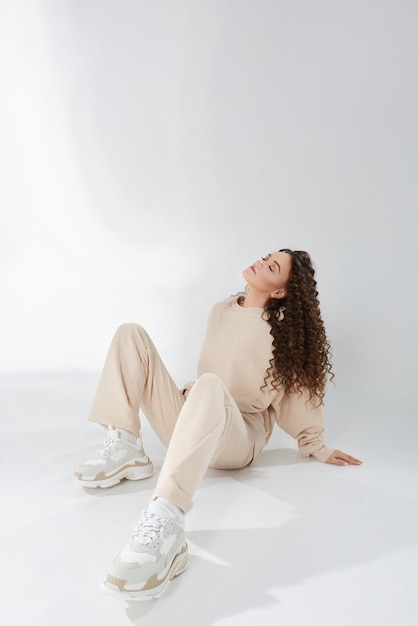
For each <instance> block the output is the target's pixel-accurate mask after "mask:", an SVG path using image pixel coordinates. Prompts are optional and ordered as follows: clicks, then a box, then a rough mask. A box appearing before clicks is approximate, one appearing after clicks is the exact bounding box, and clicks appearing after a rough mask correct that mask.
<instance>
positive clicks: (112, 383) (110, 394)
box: [89, 324, 185, 445]
mask: <svg viewBox="0 0 418 626" xmlns="http://www.w3.org/2000/svg"><path fill="white" fill-rule="evenodd" d="M184 401H185V398H184V395H183V393H182V392H181V390H180V389H178V387H177V385H176V384H175V382H174V381H173V379H172V378H171V376H170V374H169V373H168V371H167V369H166V367H165V365H164V363H163V361H162V360H161V357H160V356H159V354H158V352H157V350H156V348H155V346H154V344H153V342H152V341H151V339H150V337H149V335H148V334H147V332H146V331H145V330H144V329H143V328H142V327H141V326H139V325H137V324H123V325H122V326H120V327H119V328H118V330H117V331H116V334H115V336H114V338H113V340H112V343H111V345H110V348H109V352H108V354H107V357H106V361H105V364H104V367H103V371H102V375H101V378H100V381H99V385H98V388H97V392H96V395H95V398H94V402H93V406H92V409H91V411H90V415H89V420H91V421H94V422H98V423H100V424H103V425H106V426H114V427H115V428H123V429H124V430H128V431H130V432H132V433H134V434H135V435H136V436H137V437H138V436H139V434H140V431H141V424H140V419H139V410H140V408H142V410H143V411H144V413H145V415H146V416H147V418H148V420H149V422H150V424H151V426H152V428H153V430H154V431H155V432H156V434H157V436H158V437H159V438H160V439H161V441H162V442H163V443H164V444H165V445H168V443H169V441H170V437H171V434H172V432H173V430H174V426H175V423H176V420H177V416H178V414H179V412H180V410H181V408H182V406H183V404H184Z"/></svg>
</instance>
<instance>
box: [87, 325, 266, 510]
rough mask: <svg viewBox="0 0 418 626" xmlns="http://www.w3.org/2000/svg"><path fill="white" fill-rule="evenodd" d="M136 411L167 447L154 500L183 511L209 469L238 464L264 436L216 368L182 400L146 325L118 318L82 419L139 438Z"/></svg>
mask: <svg viewBox="0 0 418 626" xmlns="http://www.w3.org/2000/svg"><path fill="white" fill-rule="evenodd" d="M140 409H142V411H143V413H144V414H145V415H146V417H147V419H148V421H149V423H150V424H151V426H152V428H153V430H154V431H155V433H156V434H157V436H158V437H159V438H160V440H161V441H162V442H163V444H165V445H166V446H167V454H166V458H165V460H164V463H163V467H162V469H161V472H160V476H159V479H158V483H157V486H156V489H155V492H154V495H153V498H156V497H157V496H162V497H164V498H167V499H168V500H171V501H172V502H174V503H175V504H176V505H177V506H179V507H180V508H181V509H183V511H185V512H187V511H189V510H190V509H191V508H192V506H193V495H194V492H195V490H196V488H197V486H198V484H199V482H200V480H201V479H202V477H203V475H204V473H205V472H206V470H207V468H208V467H214V468H218V469H237V468H241V467H245V466H246V465H248V464H249V463H250V462H251V461H252V459H253V457H254V448H255V444H256V442H258V444H259V442H260V439H263V438H264V437H265V432H264V428H263V426H262V424H261V423H260V421H259V420H255V419H253V418H251V417H250V416H247V415H245V414H244V415H242V414H241V412H240V410H239V409H238V407H237V405H236V403H235V401H234V399H233V398H232V396H231V394H230V393H229V391H228V390H227V389H226V387H225V385H224V384H223V383H222V381H221V379H220V378H219V377H218V376H216V375H215V374H204V375H202V376H201V377H200V378H198V379H197V381H196V382H195V383H194V385H193V387H192V389H191V390H190V392H189V394H188V396H187V399H186V398H185V396H184V394H183V392H182V391H181V390H180V389H179V388H178V387H177V385H176V384H175V383H174V381H173V379H172V378H171V376H170V374H169V373H168V371H167V369H166V367H165V365H164V363H163V361H162V360H161V358H160V356H159V354H158V352H157V350H156V348H155V346H154V344H153V342H152V341H151V339H150V337H149V336H148V334H147V333H146V331H145V330H144V329H143V328H142V327H141V326H139V325H137V324H124V325H122V326H120V327H119V328H118V330H117V332H116V334H115V336H114V338H113V340H112V343H111V345H110V348H109V352H108V354H107V357H106V361H105V364H104V368H103V372H102V375H101V378H100V381H99V385H98V389H97V392H96V396H95V399H94V403H93V407H92V410H91V412H90V415H89V419H90V420H91V421H94V422H98V423H100V424H102V425H105V426H109V425H113V426H114V427H115V428H124V429H125V430H129V431H131V432H132V433H134V434H135V435H136V436H138V435H139V433H140V432H141V424H140V418H139V410H140ZM259 448H260V445H257V452H258V451H259Z"/></svg>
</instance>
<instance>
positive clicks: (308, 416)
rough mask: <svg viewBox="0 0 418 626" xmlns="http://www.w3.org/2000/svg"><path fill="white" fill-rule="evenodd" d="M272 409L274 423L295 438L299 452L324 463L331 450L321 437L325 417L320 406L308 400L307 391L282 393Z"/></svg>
mask: <svg viewBox="0 0 418 626" xmlns="http://www.w3.org/2000/svg"><path fill="white" fill-rule="evenodd" d="M274 410H275V417H276V423H277V424H278V426H280V428H282V429H283V430H284V431H285V432H286V433H287V434H288V435H290V436H291V437H293V438H294V439H296V440H297V442H298V448H299V451H300V453H301V454H303V456H306V457H308V456H314V457H315V458H316V459H317V460H318V461H321V462H323V463H325V461H326V460H327V459H328V458H329V456H330V455H331V454H332V452H333V451H332V450H330V449H329V448H327V446H326V445H325V441H324V437H323V432H324V429H325V419H324V414H323V410H322V406H315V403H314V402H312V401H310V400H309V394H308V392H304V393H296V392H294V393H290V394H287V395H284V396H283V397H282V398H281V400H280V401H279V402H278V403H277V405H276V406H274Z"/></svg>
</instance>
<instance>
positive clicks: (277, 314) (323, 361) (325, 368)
mask: <svg viewBox="0 0 418 626" xmlns="http://www.w3.org/2000/svg"><path fill="white" fill-rule="evenodd" d="M280 252H286V253H287V254H290V256H291V257H292V267H291V271H290V276H289V280H288V282H287V285H286V295H285V296H284V297H283V298H269V300H268V301H267V303H266V305H265V307H264V313H263V316H264V318H265V319H266V320H267V321H268V323H269V324H270V326H271V330H270V334H271V335H272V337H273V357H272V358H271V360H270V367H269V369H268V370H267V373H266V377H265V379H264V382H265V383H267V380H268V379H269V378H272V384H273V386H274V387H276V388H277V387H278V386H279V385H282V386H283V387H284V390H285V393H289V392H291V391H296V392H303V391H304V390H308V392H309V399H310V400H314V399H315V400H317V401H318V403H319V405H321V404H323V402H324V396H325V386H326V383H327V380H328V379H329V380H331V381H332V380H333V378H334V374H333V372H332V363H331V347H330V344H329V342H328V339H327V336H326V332H325V326H324V322H323V321H322V317H321V312H320V310H319V300H318V291H317V283H316V280H315V270H314V267H313V265H312V261H311V257H310V255H309V254H308V253H307V252H304V251H302V250H289V249H288V248H283V249H282V250H280Z"/></svg>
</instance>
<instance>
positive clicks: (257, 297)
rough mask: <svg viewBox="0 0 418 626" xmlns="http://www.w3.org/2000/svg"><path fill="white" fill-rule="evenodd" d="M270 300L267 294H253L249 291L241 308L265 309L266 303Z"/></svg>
mask: <svg viewBox="0 0 418 626" xmlns="http://www.w3.org/2000/svg"><path fill="white" fill-rule="evenodd" d="M267 300H268V297H266V295H265V294H262V293H259V292H258V293H252V292H251V291H249V292H248V293H247V294H246V295H245V296H244V298H243V300H242V302H241V306H246V307H259V308H261V309H264V307H265V305H266V302H267Z"/></svg>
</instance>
